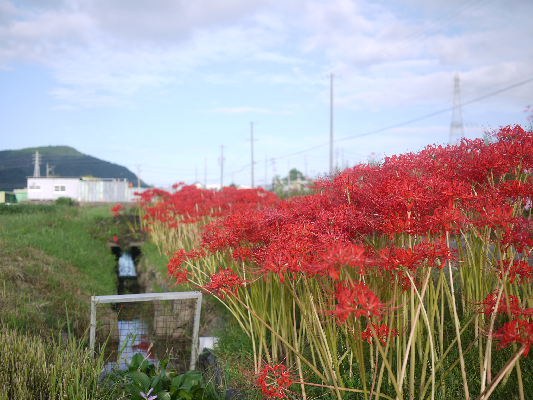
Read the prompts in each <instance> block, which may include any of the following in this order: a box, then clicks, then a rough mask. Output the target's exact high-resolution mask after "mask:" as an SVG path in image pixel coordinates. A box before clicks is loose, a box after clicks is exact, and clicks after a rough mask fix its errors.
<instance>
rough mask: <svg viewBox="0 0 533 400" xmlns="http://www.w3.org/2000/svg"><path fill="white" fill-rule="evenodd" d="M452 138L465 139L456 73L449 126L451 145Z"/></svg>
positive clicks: (457, 74) (456, 74) (459, 89)
mask: <svg viewBox="0 0 533 400" xmlns="http://www.w3.org/2000/svg"><path fill="white" fill-rule="evenodd" d="M454 136H461V137H465V131H464V128H463V114H462V113H461V88H460V85H459V72H458V71H455V77H454V85H453V111H452V122H451V124H450V141H449V143H450V144H452V140H453V137H454Z"/></svg>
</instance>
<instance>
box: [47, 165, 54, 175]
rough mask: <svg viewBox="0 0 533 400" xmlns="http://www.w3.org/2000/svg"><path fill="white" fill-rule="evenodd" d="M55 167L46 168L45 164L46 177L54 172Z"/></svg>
mask: <svg viewBox="0 0 533 400" xmlns="http://www.w3.org/2000/svg"><path fill="white" fill-rule="evenodd" d="M54 168H55V165H51V166H48V163H46V177H47V178H48V177H50V172H52V171H54ZM54 172H55V171H54Z"/></svg>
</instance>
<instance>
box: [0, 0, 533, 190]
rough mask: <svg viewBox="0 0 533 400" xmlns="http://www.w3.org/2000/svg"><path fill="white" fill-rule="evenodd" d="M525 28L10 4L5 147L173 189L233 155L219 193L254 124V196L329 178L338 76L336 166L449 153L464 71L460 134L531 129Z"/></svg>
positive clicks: (271, 8)
mask: <svg viewBox="0 0 533 400" xmlns="http://www.w3.org/2000/svg"><path fill="white" fill-rule="evenodd" d="M532 18H533V2H532V1H530V0H443V1H441V0H382V1H365V0H324V1H322V0H284V1H273V0H156V1H147V0H24V1H14V0H0V150H7V149H20V148H25V147H35V146H48V145H68V146H72V147H74V148H76V149H77V150H79V151H81V152H83V153H85V154H89V155H92V156H95V157H98V158H101V159H104V160H107V161H111V162H115V163H118V164H122V165H125V166H126V167H128V168H129V169H131V170H132V171H134V172H136V165H137V164H140V165H141V178H142V179H144V180H145V181H146V182H148V183H151V184H155V185H159V186H166V185H170V184H172V183H174V182H178V181H185V182H188V183H192V182H193V181H195V180H196V179H197V180H198V181H201V182H203V181H204V172H205V173H206V175H207V183H211V184H216V183H219V182H220V165H219V159H220V156H221V146H222V145H223V146H224V148H223V151H224V158H225V162H224V183H225V184H229V183H230V182H231V181H233V182H235V183H238V184H244V185H249V184H250V181H251V168H250V166H251V141H250V136H251V135H250V131H251V125H250V123H251V122H254V128H253V130H254V156H255V161H256V164H255V184H256V185H262V184H264V182H265V175H266V179H267V181H269V182H270V181H271V179H272V176H273V174H279V175H283V176H286V174H287V170H288V169H289V168H298V169H300V170H301V171H303V172H307V174H308V175H317V174H323V173H326V172H327V171H328V170H329V130H330V74H334V78H333V86H334V137H335V143H334V164H336V165H337V164H338V165H343V164H344V165H354V164H356V163H358V162H366V161H367V160H368V159H369V157H371V155H372V154H373V156H372V157H376V158H379V157H383V156H384V155H386V156H390V155H393V154H400V153H404V152H407V151H418V150H420V149H422V148H423V147H424V146H426V145H428V144H433V143H441V144H445V143H448V141H449V136H450V123H451V121H452V111H451V108H452V106H453V99H454V74H455V72H456V71H458V73H459V77H460V89H461V102H462V103H468V102H470V101H472V100H476V101H473V102H471V103H469V104H465V105H463V107H462V117H463V125H464V134H465V136H466V137H467V138H475V137H482V136H483V133H484V131H486V130H490V129H497V128H498V127H500V126H506V125H515V124H520V125H522V126H523V127H526V126H528V122H527V121H526V117H527V113H524V112H523V110H524V108H525V107H526V106H527V105H528V104H533V95H532V94H533V45H532V42H531V40H532V38H533V24H531V20H532ZM495 92H496V94H494V93H495ZM491 94H493V95H491ZM480 98H481V99H480ZM423 117H426V118H423ZM453 139H454V140H456V139H457V136H456V137H454V138H453ZM265 160H266V161H265ZM206 165H207V168H205V166H206Z"/></svg>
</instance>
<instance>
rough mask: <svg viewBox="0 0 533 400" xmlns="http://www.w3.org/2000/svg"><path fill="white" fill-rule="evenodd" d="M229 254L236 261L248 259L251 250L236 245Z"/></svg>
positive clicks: (250, 256)
mask: <svg viewBox="0 0 533 400" xmlns="http://www.w3.org/2000/svg"><path fill="white" fill-rule="evenodd" d="M231 256H232V257H233V259H234V260H237V261H248V260H250V259H251V258H252V250H251V249H250V248H248V247H236V248H235V249H234V250H233V253H232V254H231Z"/></svg>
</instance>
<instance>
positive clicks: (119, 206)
mask: <svg viewBox="0 0 533 400" xmlns="http://www.w3.org/2000/svg"><path fill="white" fill-rule="evenodd" d="M120 210H122V204H117V205H116V206H114V207H111V212H112V213H114V214H113V217H118V216H119V213H118V212H119V211H120Z"/></svg>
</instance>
